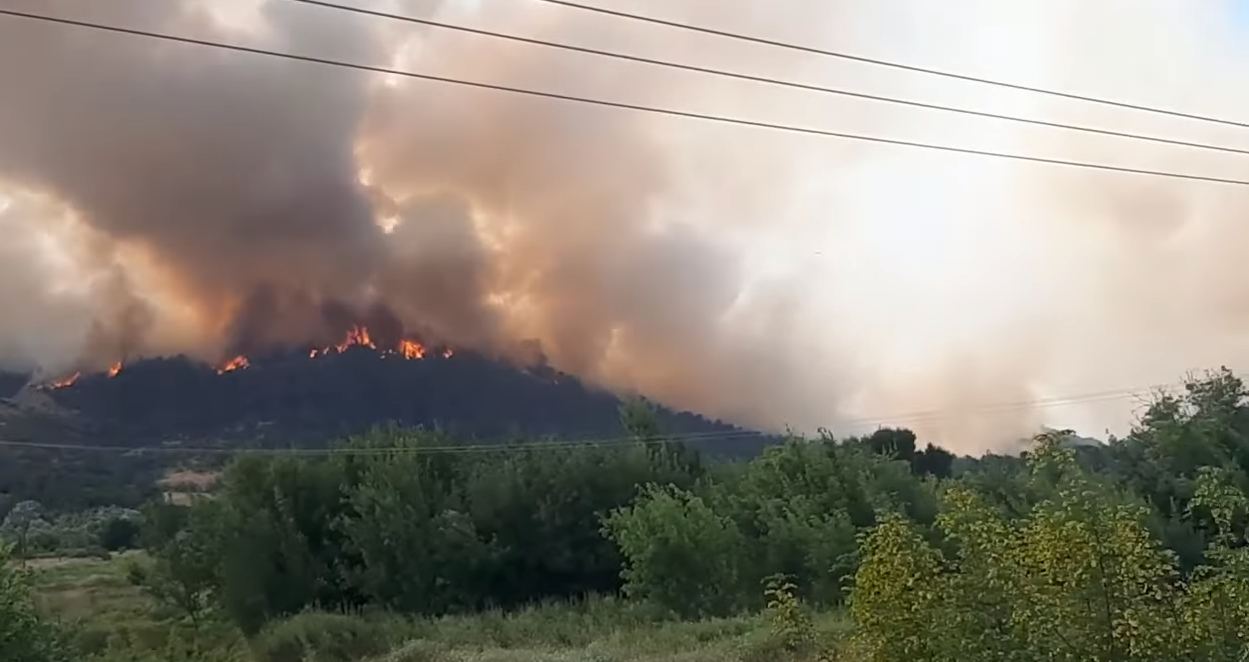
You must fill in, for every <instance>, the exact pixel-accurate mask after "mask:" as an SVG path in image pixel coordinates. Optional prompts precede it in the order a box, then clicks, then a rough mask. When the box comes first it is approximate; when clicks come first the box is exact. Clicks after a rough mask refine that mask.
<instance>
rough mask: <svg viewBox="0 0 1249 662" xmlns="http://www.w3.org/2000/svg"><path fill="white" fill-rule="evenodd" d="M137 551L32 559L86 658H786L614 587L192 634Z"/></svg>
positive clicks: (710, 622)
mask: <svg viewBox="0 0 1249 662" xmlns="http://www.w3.org/2000/svg"><path fill="white" fill-rule="evenodd" d="M128 561H129V559H128V558H126V557H115V558H113V559H110V560H102V559H47V560H41V561H36V562H32V563H31V564H30V568H31V570H32V572H33V577H34V581H35V584H36V588H37V594H38V597H39V601H40V604H41V606H42V607H43V608H45V609H47V610H48V611H49V612H52V613H54V614H57V615H59V616H60V617H61V618H63V619H64V620H66V621H67V622H69V623H72V624H74V625H76V627H77V630H78V632H79V635H78V640H79V645H80V647H81V648H82V650H83V652H84V659H87V660H99V661H105V660H107V661H108V662H113V661H116V662H121V661H122V660H126V661H127V662H135V661H143V662H148V661H149V660H150V661H151V662H157V661H159V662H184V661H185V662H191V661H195V662H358V661H362V660H367V662H574V661H575V662H734V661H736V662H777V661H778V660H783V659H784V658H785V654H784V651H783V650H782V649H781V648H780V647H779V646H778V642H777V641H776V640H775V637H774V636H773V635H772V632H771V627H770V625H769V623H768V622H767V620H766V619H765V618H764V617H762V616H740V617H735V618H721V619H707V620H702V621H697V622H678V621H671V620H665V619H662V618H659V617H657V616H656V615H655V614H654V613H653V612H652V611H651V610H649V609H647V608H645V607H644V606H642V605H638V604H635V603H629V602H626V601H622V600H618V599H613V598H596V599H591V600H587V601H584V602H582V603H578V604H568V603H557V604H549V605H541V606H534V607H531V608H528V609H523V610H518V611H513V612H508V613H505V612H501V611H489V612H484V613H480V614H474V615H471V616H448V617H442V618H416V619H410V618H400V617H396V616H371V617H364V616H355V615H341V614H326V613H316V612H312V613H307V614H301V615H298V616H295V617H292V618H290V619H287V620H285V621H282V622H279V623H275V624H273V625H271V626H270V627H269V628H268V629H267V630H266V631H265V632H263V633H261V634H260V635H259V636H258V637H256V638H255V639H254V640H253V641H251V642H244V641H243V640H242V638H241V637H240V636H239V635H238V634H237V633H235V632H234V631H233V630H232V629H231V628H229V627H228V626H224V625H221V624H210V625H209V626H207V629H203V628H202V629H201V630H197V631H196V632H197V633H199V634H197V635H196V636H197V637H200V638H201V639H202V641H191V642H188V641H187V636H186V633H187V632H188V630H187V629H186V626H185V625H179V624H178V622H177V621H176V620H175V619H173V618H172V614H169V613H167V612H163V611H162V610H161V609H160V608H158V607H157V605H155V604H153V602H152V601H151V600H150V598H149V597H148V596H147V595H146V594H145V593H143V591H142V590H141V589H139V588H138V587H135V586H132V585H131V584H130V582H129V580H128V579H127V572H126V569H127V563H128ZM815 627H816V630H817V633H818V634H819V638H820V639H821V640H822V641H837V640H840V639H842V638H843V636H844V634H845V632H846V629H847V626H846V623H845V621H844V619H843V618H841V617H840V616H839V615H837V614H824V615H818V616H816V618H815ZM386 651H389V652H386ZM92 656H94V657H92ZM791 659H794V658H792V657H791Z"/></svg>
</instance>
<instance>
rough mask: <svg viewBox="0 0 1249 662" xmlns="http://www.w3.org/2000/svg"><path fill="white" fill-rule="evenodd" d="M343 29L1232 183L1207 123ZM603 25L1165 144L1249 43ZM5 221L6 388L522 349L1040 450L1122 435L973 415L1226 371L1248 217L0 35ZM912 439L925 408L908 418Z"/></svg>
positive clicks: (1114, 34)
mask: <svg viewBox="0 0 1249 662" xmlns="http://www.w3.org/2000/svg"><path fill="white" fill-rule="evenodd" d="M0 4H2V5H3V6H5V7H10V8H14V9H21V10H26V11H36V12H42V13H47V14H52V15H58V16H65V17H70V18H75V19H79V20H91V21H99V22H103V23H109V24H113V25H124V26H132V27H137V28H142V29H149V30H156V31H162V32H171V33H176V34H180V35H186V36H191V37H196V38H202V39H212V40H216V41H224V42H229V43H237V44H245V45H249V46H258V47H263V48H270V49H274V50H280V51H284V52H290V53H298V54H306V55H313V56H317V57H324V58H332V59H341V60H346V61H350V62H355V63H360V64H367V65H373V66H393V67H396V68H400V69H406V70H412V71H420V72H424V73H430V74H435V75H439V76H447V77H454V78H462V79H468V80H474V81H482V82H490V83H500V84H505V85H512V86H517V87H528V88H534V89H540V90H545V91H550V92H556V93H562V94H573V95H581V96H589V97H596V98H603V99H610V100H617V101H627V102H631V103H640V104H652V105H657V106H666V107H674V108H681V109H685V110H690V111H694V112H705V113H712V114H723V115H730V116H735V117H749V118H754V119H760V120H764V121H771V122H781V123H790V124H799V125H805V126H818V127H822V128H827V129H832V130H838V131H845V132H857V133H866V134H872V135H885V136H889V137H894V138H901V139H910V140H921V141H930V142H941V143H946V144H958V145H962V146H970V147H979V148H984V149H993V150H999V151H1016V152H1028V153H1034V154H1038V155H1041V156H1047V157H1051V158H1066V159H1079V160H1091V161H1100V162H1107V163H1115V164H1120V165H1127V166H1131V167H1141V168H1155V169H1161V170H1173V171H1184V172H1199V173H1203V174H1211V175H1215V176H1221V177H1229V178H1246V179H1249V160H1247V157H1243V156H1235V155H1226V154H1215V153H1211V152H1200V151H1195V150H1185V149H1182V148H1172V147H1164V146H1158V145H1148V144H1143V143H1133V142H1128V141H1122V140H1114V139H1110V138H1103V137H1090V136H1087V135H1081V134H1072V133H1063V132H1057V131H1055V130H1052V129H1041V128H1037V127H1021V126H1019V125H1013V124H1007V123H1002V122H996V121H991V120H984V119H974V118H966V117H958V116H948V115H944V114H939V113H933V112H928V111H920V110H915V109H906V108H901V107H895V106H882V105H880V104H874V103H871V102H866V101H861V100H852V99H844V98H835V97H828V96H822V95H817V94H813V93H807V92H799V91H792V90H780V89H777V88H768V87H763V86H760V85H757V84H748V83H742V82H733V81H723V80H718V79H715V78H711V77H707V76H698V75H694V74H690V73H683V72H673V71H664V70H657V69H654V68H647V67H645V66H642V65H636V64H629V63H622V62H616V61H611V60H602V59H594V58H592V57H589V56H580V55H571V54H568V53H563V52H559V51H552V50H546V49H542V48H540V47H536V46H529V45H521V44H512V43H506V42H497V41H491V40H489V39H486V38H483V37H477V36H472V35H464V34H459V33H453V32H446V31H438V30H431V29H425V28H420V27H417V26H413V25H408V24H400V23H394V22H387V21H384V20H382V19H377V18H366V17H361V16H357V15H352V14H348V13H344V12H336V11H332V10H328V9H325V8H320V7H314V6H307V5H300V4H297V3H294V2H290V1H289V0H235V1H232V2H222V1H214V2H211V3H210V2H207V1H201V0H160V1H159V2H155V1H148V0H108V1H107V2H94V3H82V2H70V1H69V0H38V1H36V0H0ZM366 4H367V6H370V7H375V8H378V9H383V10H393V11H397V12H400V13H406V14H409V15H414V16H424V17H435V18H438V19H440V20H446V21H450V22H461V23H464V24H466V25H473V26H479V27H486V28H490V29H497V30H501V31H507V32H513V33H519V34H524V35H527V36H531V37H538V38H545V39H550V40H553V41H561V42H569V43H577V44H583V45H592V46H596V47H600V48H608V49H613V50H622V51H626V52H637V53H645V54H647V55H648V56H651V57H658V58H669V59H675V60H681V61H686V62H691V63H696V64H703V65H706V66H715V67H721V68H730V69H736V70H742V71H747V72H749V73H754V74H757V75H768V76H776V77H781V78H796V79H801V80H807V81H812V82H818V83H822V84H828V85H834V86H838V87H847V88H855V89H862V90H865V91H870V92H875V93H879V94H891V95H897V96H904V97H908V98H915V99H919V100H924V101H929V102H937V103H949V104H952V105H959V106H969V107H976V108H981V109H985V110H990V111H994V112H1000V113H1006V114H1018V115H1026V116H1030V117H1040V118H1044V119H1049V120H1057V121H1070V122H1075V123H1083V124H1092V125H1097V126H1104V127H1107V128H1113V129H1117V130H1128V131H1134V132H1141V133H1152V134H1160V135H1167V136H1168V137H1175V138H1180V139H1186V140H1198V141H1205V142H1215V143H1220V144H1236V145H1240V146H1244V147H1246V148H1249V136H1239V135H1236V134H1235V133H1234V129H1232V128H1230V127H1214V126H1212V125H1201V124H1199V123H1196V122H1191V121H1188V122H1185V121H1182V120H1175V119H1165V118H1157V117H1150V116H1144V115H1140V114H1131V113H1129V112H1128V111H1123V110H1114V111H1111V110H1107V109H1103V108H1095V107H1090V106H1087V105H1080V104H1077V103H1075V102H1070V101H1062V102H1059V101H1055V100H1053V99H1047V98H1045V97H1038V96H1036V95H1028V94H1025V93H1021V92H1014V91H1010V90H1001V89H994V88H989V87H984V86H976V85H972V84H970V83H961V82H957V81H950V80H943V79H934V78H931V77H924V76H920V75H916V74H907V73H905V72H896V71H888V70H882V69H873V68H870V67H867V66H865V65H859V64H853V63H847V62H842V61H837V60H830V59H821V58H818V57H816V56H805V55H797V54H794V53H790V52H784V51H779V50H773V49H768V48H766V47H762V46H752V45H747V44H740V43H734V42H730V41H726V40H722V39H715V38H712V37H709V36H699V35H692V34H689V33H683V32H678V31H674V30H668V29H663V28H659V27H656V26H644V25H638V24H629V23H626V22H623V21H621V20H619V19H611V18H607V17H602V16H594V15H591V14H587V13H578V12H576V11H575V10H571V9H567V8H560V7H555V6H550V5H545V4H542V3H538V2H534V1H532V0H480V1H478V2H473V1H471V0H444V1H443V2H436V1H433V0H429V1H423V0H407V1H402V2H400V1H395V2H380V1H377V2H370V3H366ZM603 4H604V6H618V7H620V8H628V9H631V10H634V11H641V12H653V13H655V14H657V15H658V14H661V13H662V15H663V16H665V17H668V18H671V19H673V20H680V21H687V22H690V23H698V24H702V25H709V26H715V27H720V28H723V29H728V30H736V31H742V32H749V33H752V34H758V35H761V36H768V37H771V38H775V39H780V40H786V41H793V42H799V43H808V44H815V45H821V46H823V47H827V48H833V49H841V50H846V51H852V52H859V53H864V54H870V55H872V56H874V57H880V58H885V59H898V60H904V61H909V62H917V63H921V64H923V65H925V66H930V67H934V68H945V69H951V70H958V71H966V72H975V73H978V74H982V75H984V76H986V77H993V78H1001V79H1008V80H1013V81H1019V82H1023V83H1026V84H1031V85H1037V86H1043V87H1055V88H1062V89H1069V90H1073V91H1079V92H1084V93H1088V94H1093V95H1098V96H1107V97H1113V98H1122V99H1127V100H1131V101H1136V102H1139V103H1144V104H1150V105H1159V106H1167V107H1177V108H1182V109H1184V110H1186V111H1189V112H1198V113H1208V114H1212V115H1218V116H1227V117H1237V116H1246V115H1245V114H1244V112H1243V111H1244V110H1245V109H1246V101H1249V99H1247V98H1246V95H1245V94H1244V93H1243V92H1241V91H1240V87H1239V86H1238V85H1237V82H1238V81H1239V80H1240V77H1239V75H1240V73H1241V71H1242V70H1243V69H1244V66H1245V64H1246V62H1247V61H1249V60H1247V58H1246V53H1245V51H1244V49H1243V47H1241V46H1238V45H1237V44H1239V43H1242V42H1243V41H1244V40H1243V35H1244V34H1246V31H1249V25H1245V26H1242V27H1240V28H1235V27H1229V23H1228V22H1227V20H1226V19H1227V17H1228V16H1230V14H1229V11H1230V10H1229V6H1222V5H1220V4H1219V3H1216V2H1206V3H1191V2H1181V1H1180V0H1115V1H1106V2H1101V3H1096V7H1094V6H1092V5H1090V4H1089V3H1087V2H1079V0H1062V1H1061V2H1053V1H1043V0H1028V1H1026V2H1025V1H1023V0H1020V1H1018V2H1012V3H1000V2H998V3H994V2H992V1H991V0H956V1H954V2H947V3H943V4H942V5H941V7H940V8H937V7H936V6H934V5H932V3H926V2H923V1H922V0H897V1H895V2H890V3H870V4H868V3H861V2H849V1H848V0H836V1H829V0H802V1H799V2H790V3H786V4H785V6H784V8H779V7H778V6H776V5H775V3H766V2H764V1H763V0H730V1H727V2H716V3H698V2H675V3H674V2H665V3H658V4H655V5H654V6H653V7H649V6H648V7H642V8H638V7H636V6H635V5H630V4H627V3H608V2H607V0H603ZM885 5H889V6H888V7H885ZM1198 5H1200V6H1198ZM1237 30H1239V32H1237ZM0 200H2V201H3V202H2V203H0V207H2V209H0V233H3V237H4V239H3V241H2V242H0V307H3V310H4V311H5V312H4V314H3V316H0V365H7V366H10V367H20V368H25V369H39V370H43V371H49V372H55V371H58V370H68V369H71V368H75V367H81V366H87V367H90V366H96V367H101V366H106V365H109V364H111V363H112V362H114V361H117V360H122V359H130V358H135V357H140V356H149V355H160V354H169V353H176V352H185V353H189V354H192V355H195V356H198V357H201V358H203V359H205V360H208V361H217V360H220V359H222V358H223V357H229V356H232V355H233V354H236V353H249V352H255V351H263V350H264V349H266V348H271V347H281V346H286V345H297V344H300V343H321V342H325V341H327V340H332V339H335V338H341V335H342V333H343V332H344V331H345V329H347V328H349V327H350V326H351V325H353V324H358V323H368V324H369V326H370V329H372V330H373V331H374V333H375V334H376V333H381V334H383V335H386V336H392V337H395V338H397V337H398V336H400V335H401V334H403V333H416V334H419V335H420V336H421V337H423V338H426V339H429V340H431V341H435V342H440V343H446V344H449V345H451V346H457V347H471V348H476V349H478V350H481V351H487V352H491V353H494V354H497V355H499V356H503V357H511V358H516V359H522V358H525V357H529V358H532V357H531V356H530V355H529V354H527V352H528V351H529V348H532V347H535V346H536V347H539V348H540V352H541V355H542V357H543V358H544V359H545V360H548V361H550V362H551V363H552V364H553V365H555V366H557V367H560V368H562V369H565V370H568V371H571V372H574V373H576V374H579V375H581V376H582V377H584V378H586V379H588V380H590V381H593V382H596V383H600V384H604V385H606V386H609V387H612V388H617V389H622V390H638V391H642V392H644V393H646V394H649V395H651V396H653V397H655V398H657V399H660V400H663V401H666V402H668V403H670V404H673V405H676V406H680V407H685V408H692V409H696V410H700V411H703V412H705V413H708V414H712V415H718V416H723V417H726V418H730V419H732V420H734V421H737V422H741V423H745V424H751V425H758V426H764V427H770V428H779V427H782V426H785V425H792V426H794V427H797V428H800V429H812V428H814V427H816V426H821V425H824V426H828V427H831V428H833V429H834V430H835V431H844V432H860V431H862V430H863V429H870V427H874V425H875V424H876V423H890V422H896V423H900V424H907V425H911V426H912V427H916V428H918V429H920V430H921V432H924V433H926V434H928V436H929V438H932V439H935V440H938V441H941V442H943V443H945V444H947V445H949V446H951V447H954V448H957V449H960V450H972V449H975V448H984V447H988V446H992V445H995V444H999V443H1002V442H1003V441H1008V440H1010V438H1011V437H1012V435H1014V434H1016V433H1023V432H1026V431H1027V430H1029V429H1032V428H1034V427H1035V426H1036V425H1039V424H1041V423H1060V424H1072V425H1079V426H1083V427H1085V428H1092V429H1091V430H1090V431H1092V432H1100V431H1101V428H1102V427H1107V426H1116V427H1121V426H1122V424H1123V423H1124V421H1126V420H1127V417H1128V415H1129V413H1130V407H1131V406H1132V405H1133V404H1135V403H1134V402H1133V401H1131V400H1128V399H1117V400H1113V399H1112V400H1111V401H1097V402H1092V401H1087V402H1086V401H1081V402H1076V403H1066V404H1065V405H1064V406H1062V407H1058V406H1055V407H1024V406H1017V407H1003V408H1001V409H1000V410H999V411H997V412H996V413H986V411H985V408H984V405H985V404H986V403H1000V402H1010V401H1019V402H1026V401H1030V400H1035V399H1038V398H1047V397H1055V396H1063V395H1070V394H1079V393H1085V392H1093V391H1103V390H1107V389H1126V388H1133V387H1140V386H1144V385H1148V384H1153V383H1159V382H1168V381H1173V380H1175V379H1176V378H1178V377H1179V376H1180V375H1181V373H1183V372H1184V371H1185V370H1190V369H1194V368H1203V367H1212V366H1217V365H1218V364H1221V363H1226V364H1229V365H1233V366H1235V365H1238V364H1240V363H1242V362H1243V360H1244V359H1245V358H1249V346H1247V345H1246V342H1245V340H1246V337H1247V336H1246V334H1245V326H1244V324H1245V322H1247V321H1249V276H1246V275H1245V274H1244V272H1243V270H1242V269H1240V268H1239V264H1238V260H1237V258H1238V255H1237V251H1239V250H1240V247H1241V246H1244V245H1245V243H1244V242H1245V240H1246V239H1249V225H1247V224H1246V223H1245V217H1244V214H1243V212H1244V211H1245V210H1247V209H1249V191H1247V190H1246V189H1245V188H1242V187H1233V186H1221V185H1215V184H1202V183H1194V182H1183V181H1178V180H1165V179H1159V178H1151V177H1140V176H1132V175H1123V174H1112V173H1098V172H1092V171H1084V170H1070V169H1062V168H1057V167H1051V166H1042V165H1036V164H1024V163H1012V162H1006V161H995V160H989V159H980V158H976V157H969V156H958V155H951V154H941V153H934V152H923V151H916V150H906V149H901V148H893V147H885V146H879V145H870V144H864V143H855V142H838V141H833V140H825V139H818V138H813V137H810V136H800V135H786V134H780V133H776V132H769V131H764V130H755V129H747V128H743V127H732V126H722V125H715V124H712V123H706V122H696V121H693V120H685V119H678V118H672V117H664V116H652V115H644V114H638V113H629V112H625V111H619V110H612V109H604V108H594V107H588V106H583V105H577V104H571V103H565V102H556V101H550V100H542V99H534V98H527V97H523V96H517V95H510V94H507V93H502V92H496V91H489V90H477V89H469V88H462V87H456V86H451V85H447V84H442V83H435V82H425V81H418V80H409V79H392V78H391V77H388V76H383V75H377V74H368V73H364V72H359V71H352V70H346V69H338V68H331V67H326V66H321V65H315V64H307V63H296V62H290V61H284V60H279V59H275V58H266V57H261V56H256V55H251V54H245V53H231V52H224V51H217V50H211V49H206V48H203V47H199V46H193V45H183V44H171V43H162V42H157V41H151V40H145V39H141V38H137V37H127V36H119V35H114V34H103V33H96V32H91V31H86V30H83V29H81V28H73V27H66V26H55V25H44V24H38V23H33V22H31V21H28V20H21V19H16V18H3V19H0ZM1060 404H1062V403H1060ZM925 411H932V412H935V413H933V414H924V415H914V416H899V415H898V414H901V413H905V412H925ZM890 415H893V416H890ZM868 419H871V420H868ZM877 419H880V420H877Z"/></svg>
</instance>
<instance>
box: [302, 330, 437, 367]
mask: <svg viewBox="0 0 1249 662" xmlns="http://www.w3.org/2000/svg"><path fill="white" fill-rule="evenodd" d="M357 346H358V347H368V348H369V349H372V350H376V351H379V352H380V354H381V357H382V358H386V357H387V356H391V355H397V356H401V357H403V358H405V359H407V360H409V361H416V360H420V359H423V358H425V357H426V355H428V354H429V348H428V347H426V346H425V345H422V344H421V343H420V342H418V341H416V340H412V339H410V338H404V339H403V340H400V341H399V344H398V345H397V346H395V347H394V348H393V349H381V348H379V347H378V346H377V343H376V342H374V341H373V336H372V335H370V334H369V329H368V327H366V326H353V327H351V330H349V331H348V332H347V335H346V336H345V337H344V338H343V340H342V342H340V343H338V344H336V345H331V346H329V347H322V348H320V349H317V348H313V349H310V350H308V358H310V359H315V358H317V357H319V356H326V355H329V354H342V353H343V352H345V351H347V350H348V349H350V348H352V347H357ZM452 354H453V352H452V351H451V350H450V349H444V350H442V357H443V358H451V355H452Z"/></svg>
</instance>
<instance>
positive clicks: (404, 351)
mask: <svg viewBox="0 0 1249 662" xmlns="http://www.w3.org/2000/svg"><path fill="white" fill-rule="evenodd" d="M395 351H397V352H399V355H400V356H402V357H403V358H405V359H409V360H411V359H423V358H425V346H424V345H422V344H421V343H419V342H416V341H415V340H407V339H406V338H405V339H404V340H400V341H399V348H398V349H397V350H395Z"/></svg>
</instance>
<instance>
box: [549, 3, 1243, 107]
mask: <svg viewBox="0 0 1249 662" xmlns="http://www.w3.org/2000/svg"><path fill="white" fill-rule="evenodd" d="M536 1H537V2H545V3H548V4H552V5H560V6H563V7H569V8H572V9H580V10H583V11H588V12H595V13H598V14H603V15H606V16H614V17H616V18H624V19H628V20H631V21H638V22H643V23H651V24H654V25H662V26H665V27H670V28H676V29H678V30H687V31H690V32H698V33H702V34H709V35H714V36H717V37H725V38H728V39H736V40H739V41H745V42H750V43H755V44H761V45H764V46H772V47H775V48H782V49H786V50H791V51H797V52H802V53H811V54H815V55H823V56H826V57H831V58H837V59H840V60H846V61H850V62H859V63H862V64H870V65H874V66H878V67H888V68H890V69H898V70H902V71H910V72H913V73H919V74H926V75H929V76H940V77H942V78H949V79H953V80H961V81H966V82H970V83H980V84H983V85H991V86H994V87H1002V88H1006V89H1012V90H1019V91H1022V92H1032V93H1035V94H1044V95H1046V96H1052V97H1058V98H1062V99H1070V100H1073V101H1083V102H1086V103H1092V104H1098V105H1102V106H1110V107H1114V108H1123V109H1127V110H1136V111H1140V112H1144V113H1151V114H1155V115H1166V116H1169V117H1179V118H1183V119H1189V120H1196V121H1199V122H1210V123H1213V124H1223V125H1226V126H1234V127H1239V128H1242V129H1244V128H1249V122H1241V121H1238V120H1230V119H1224V118H1220V117H1213V116H1210V115H1199V114H1196V113H1187V112H1183V111H1179V110H1171V109H1169V108H1158V107H1155V106H1146V105H1144V104H1137V103H1131V102H1127V101H1117V100H1115V99H1106V98H1102V97H1094V96H1088V95H1083V94H1076V93H1074V92H1063V91H1061V90H1051V89H1046V88H1043V87H1036V86H1032V85H1024V84H1021V83H1011V82H1008V81H1003V80H996V79H993V78H985V77H983V76H973V75H971V74H961V73H957V72H953V71H944V70H941V69H931V68H928V67H921V66H918V65H914V64H906V63H904V62H893V61H890V60H882V59H879V58H873V57H867V56H864V55H855V54H853V53H846V52H844V51H834V50H830V49H826V48H818V47H815V46H803V45H801V44H793V43H789V42H784V41H779V40H776V39H767V38H764V37H755V36H752V35H748V34H742V33H739V32H730V31H728V30H718V29H715V28H708V27H705V26H701V25H693V24H690V23H681V22H679V21H670V20H667V19H662V18H657V17H653V16H645V15H642V14H632V13H629V12H625V11H620V10H616V9H608V8H606V7H596V6H594V5H587V4H584V3H580V2H572V1H571V0H536Z"/></svg>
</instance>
